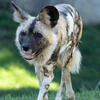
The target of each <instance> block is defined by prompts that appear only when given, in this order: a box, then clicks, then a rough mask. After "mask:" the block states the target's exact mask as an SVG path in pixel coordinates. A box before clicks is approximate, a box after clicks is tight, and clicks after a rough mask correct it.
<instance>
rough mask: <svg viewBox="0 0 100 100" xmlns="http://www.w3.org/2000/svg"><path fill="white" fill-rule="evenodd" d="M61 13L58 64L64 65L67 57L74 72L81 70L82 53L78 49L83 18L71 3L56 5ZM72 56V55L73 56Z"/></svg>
mask: <svg viewBox="0 0 100 100" xmlns="http://www.w3.org/2000/svg"><path fill="white" fill-rule="evenodd" d="M56 8H57V9H58V11H59V13H60V19H59V22H58V23H59V24H58V25H59V28H58V33H59V38H60V39H59V40H60V43H61V49H60V56H59V59H58V66H61V67H62V66H64V65H65V63H66V61H67V59H71V58H72V59H71V61H70V70H71V72H72V73H75V72H79V68H80V62H81V54H80V51H79V50H78V43H79V41H80V38H81V35H82V27H83V26H82V20H81V17H80V15H79V14H78V12H77V11H76V9H75V8H73V7H72V6H71V5H69V4H60V5H56ZM71 56H72V57H71Z"/></svg>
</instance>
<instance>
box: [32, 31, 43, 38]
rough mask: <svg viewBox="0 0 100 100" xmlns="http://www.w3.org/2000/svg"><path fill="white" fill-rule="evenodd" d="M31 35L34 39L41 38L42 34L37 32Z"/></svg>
mask: <svg viewBox="0 0 100 100" xmlns="http://www.w3.org/2000/svg"><path fill="white" fill-rule="evenodd" d="M33 35H34V37H35V38H42V37H43V36H42V34H40V33H37V32H36V33H34V34H33Z"/></svg>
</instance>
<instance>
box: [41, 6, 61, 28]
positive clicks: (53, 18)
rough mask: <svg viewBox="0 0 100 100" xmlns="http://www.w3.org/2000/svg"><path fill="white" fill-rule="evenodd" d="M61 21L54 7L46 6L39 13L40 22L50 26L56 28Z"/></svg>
mask: <svg viewBox="0 0 100 100" xmlns="http://www.w3.org/2000/svg"><path fill="white" fill-rule="evenodd" d="M58 19H59V12H58V10H57V9H56V8H55V7H54V6H46V7H44V8H43V9H42V10H41V11H40V13H39V20H40V21H41V22H42V23H44V24H46V25H48V26H50V27H52V28H53V27H54V26H56V24H57V22H58Z"/></svg>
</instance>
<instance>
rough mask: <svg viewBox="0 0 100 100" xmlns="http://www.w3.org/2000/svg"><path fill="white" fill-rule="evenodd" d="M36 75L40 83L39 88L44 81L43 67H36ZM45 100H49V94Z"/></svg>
mask: <svg viewBox="0 0 100 100" xmlns="http://www.w3.org/2000/svg"><path fill="white" fill-rule="evenodd" d="M35 73H36V76H37V78H38V81H39V86H40V87H41V85H42V81H43V78H44V71H43V68H42V67H41V66H39V67H38V66H37V67H35ZM43 100H48V96H47V94H46V95H45V97H44V98H43Z"/></svg>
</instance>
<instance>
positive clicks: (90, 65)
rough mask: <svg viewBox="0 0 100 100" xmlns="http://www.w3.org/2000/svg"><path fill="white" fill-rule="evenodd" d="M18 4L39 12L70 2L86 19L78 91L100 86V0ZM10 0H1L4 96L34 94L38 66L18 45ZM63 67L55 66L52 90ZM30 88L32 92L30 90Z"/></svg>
mask: <svg viewBox="0 0 100 100" xmlns="http://www.w3.org/2000/svg"><path fill="white" fill-rule="evenodd" d="M14 1H15V2H16V4H18V5H19V6H20V7H22V8H23V9H24V10H26V11H27V12H29V13H30V14H31V15H36V14H37V13H38V12H39V11H40V9H41V8H43V7H44V6H45V5H48V4H51V5H55V4H58V3H70V4H71V5H73V6H74V7H75V8H76V9H77V10H78V11H79V13H80V15H81V16H82V19H83V23H84V28H83V37H82V39H81V43H80V45H79V48H80V50H81V52H82V55H83V59H82V64H81V70H80V73H79V74H77V75H72V83H73V88H74V90H75V91H86V90H91V89H99V88H100V0H59V1H58V0H14ZM12 13H13V10H12V9H11V3H10V0H0V97H2V96H4V95H6V94H9V93H11V94H12V95H16V94H19V95H21V94H23V93H24V94H27V95H28V94H30V92H31V91H35V93H37V92H38V89H39V86H38V81H37V79H36V77H35V73H34V67H33V66H30V65H29V64H28V63H26V62H25V61H24V60H23V59H22V57H21V56H20V54H19V52H18V50H17V48H16V46H15V42H14V39H15V30H16V28H17V26H18V24H16V23H15V22H13V20H12ZM59 82H60V69H58V68H56V69H55V79H54V81H53V83H52V85H51V88H50V90H51V91H52V92H55V91H56V90H57V89H58V87H59ZM29 91H30V92H29Z"/></svg>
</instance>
